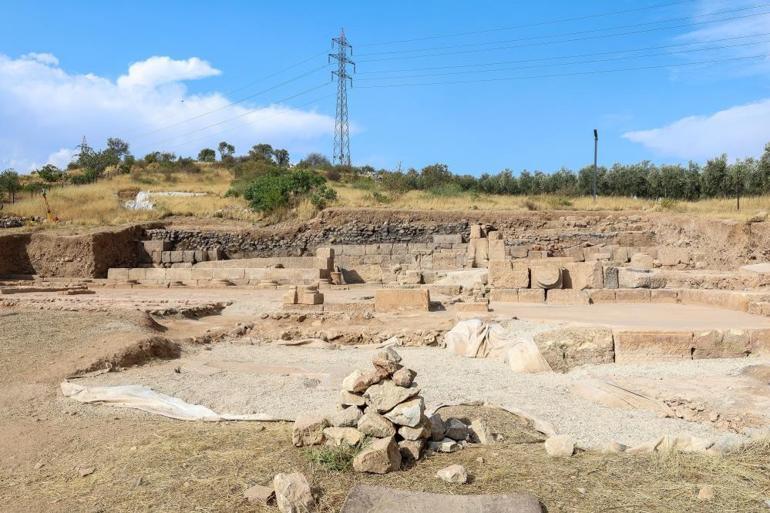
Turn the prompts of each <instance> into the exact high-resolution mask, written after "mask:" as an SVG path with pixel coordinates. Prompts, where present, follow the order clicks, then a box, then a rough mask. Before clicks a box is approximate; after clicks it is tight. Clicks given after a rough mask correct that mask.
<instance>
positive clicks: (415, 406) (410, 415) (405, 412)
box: [385, 389, 425, 427]
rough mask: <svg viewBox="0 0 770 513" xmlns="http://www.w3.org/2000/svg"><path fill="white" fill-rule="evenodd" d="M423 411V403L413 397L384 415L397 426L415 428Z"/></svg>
mask: <svg viewBox="0 0 770 513" xmlns="http://www.w3.org/2000/svg"><path fill="white" fill-rule="evenodd" d="M404 390H405V389H404ZM424 411H425V403H424V402H423V400H422V397H415V398H414V399H412V400H410V401H406V402H404V403H401V404H399V405H398V406H396V407H395V408H393V409H392V410H390V411H389V412H388V413H386V414H385V418H386V419H388V420H390V421H391V422H393V424H398V425H399V426H409V427H416V426H417V425H418V424H419V423H420V420H421V419H422V418H423V412H424Z"/></svg>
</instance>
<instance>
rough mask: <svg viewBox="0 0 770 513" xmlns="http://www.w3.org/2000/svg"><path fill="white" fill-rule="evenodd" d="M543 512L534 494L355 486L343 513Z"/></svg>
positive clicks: (347, 499) (343, 508) (346, 500)
mask: <svg viewBox="0 0 770 513" xmlns="http://www.w3.org/2000/svg"><path fill="white" fill-rule="evenodd" d="M426 511H435V512H439V511H440V512H441V513H468V512H473V513H542V512H543V508H542V506H541V505H540V501H539V500H538V499H537V498H536V497H534V496H533V495H528V494H511V495H454V494H452V495H448V494H439V493H426V492H412V491H408V490H397V489H394V488H387V487H384V486H369V485H356V486H354V487H353V489H351V490H350V493H349V494H348V496H347V498H346V499H345V503H344V504H343V505H342V509H341V510H340V513H425V512H426Z"/></svg>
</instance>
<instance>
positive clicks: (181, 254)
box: [139, 240, 222, 264]
mask: <svg viewBox="0 0 770 513" xmlns="http://www.w3.org/2000/svg"><path fill="white" fill-rule="evenodd" d="M139 245H140V248H139V254H140V257H141V261H142V262H146V263H153V264H180V263H191V264H194V263H196V262H208V261H212V260H220V259H221V258H222V252H221V251H220V249H219V248H214V249H196V250H184V251H171V250H170V248H171V245H170V244H169V243H168V242H167V241H164V240H145V241H141V242H139Z"/></svg>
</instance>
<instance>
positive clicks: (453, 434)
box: [445, 419, 468, 442]
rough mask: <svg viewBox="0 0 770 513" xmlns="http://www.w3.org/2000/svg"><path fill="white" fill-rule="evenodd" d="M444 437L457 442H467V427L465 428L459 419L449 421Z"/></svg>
mask: <svg viewBox="0 0 770 513" xmlns="http://www.w3.org/2000/svg"><path fill="white" fill-rule="evenodd" d="M445 436H446V437H447V438H451V439H452V440H457V441H458V442H459V441H461V440H467V439H468V426H466V425H465V423H464V422H463V421H461V420H460V419H449V420H447V422H446V434H445Z"/></svg>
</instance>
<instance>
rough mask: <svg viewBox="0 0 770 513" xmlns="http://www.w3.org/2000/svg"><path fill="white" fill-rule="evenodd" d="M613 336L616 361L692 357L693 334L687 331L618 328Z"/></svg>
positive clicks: (683, 358)
mask: <svg viewBox="0 0 770 513" xmlns="http://www.w3.org/2000/svg"><path fill="white" fill-rule="evenodd" d="M613 337H614V340H615V361H616V362H617V363H626V362H640V361H667V360H689V359H691V358H692V351H693V334H692V332H689V331H669V332H666V331H625V330H619V331H615V332H614V333H613Z"/></svg>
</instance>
